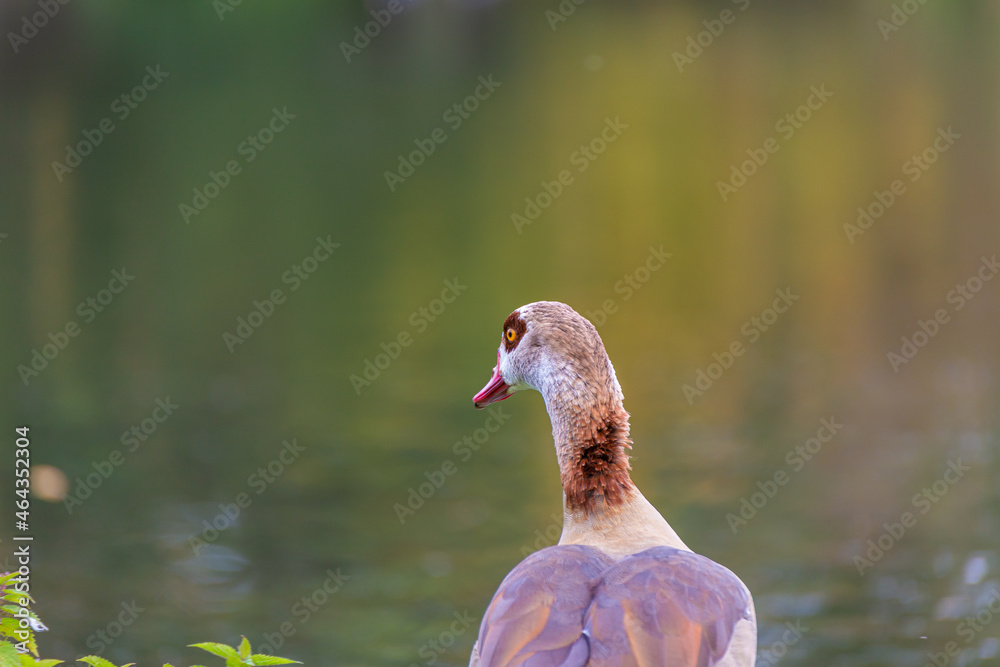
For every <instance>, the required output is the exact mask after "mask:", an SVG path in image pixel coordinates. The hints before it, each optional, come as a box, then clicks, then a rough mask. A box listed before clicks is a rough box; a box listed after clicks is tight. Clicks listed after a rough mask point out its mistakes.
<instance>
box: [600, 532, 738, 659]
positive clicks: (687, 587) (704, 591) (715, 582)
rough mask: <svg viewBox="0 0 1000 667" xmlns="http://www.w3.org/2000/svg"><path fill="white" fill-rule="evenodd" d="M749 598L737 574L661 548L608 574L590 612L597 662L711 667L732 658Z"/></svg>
mask: <svg viewBox="0 0 1000 667" xmlns="http://www.w3.org/2000/svg"><path fill="white" fill-rule="evenodd" d="M750 615H751V612H750V594H749V592H748V591H747V590H746V587H745V586H744V585H743V582H741V581H740V580H739V579H738V578H737V577H736V575H734V574H733V573H732V572H730V571H729V570H727V569H726V568H724V567H722V566H721V565H719V564H718V563H715V562H713V561H711V560H709V559H708V558H705V557H703V556H699V555H698V554H694V553H691V552H689V551H680V550H677V549H673V548H670V547H656V548H653V549H648V550H646V551H643V552H641V553H638V554H635V555H633V556H628V557H626V558H624V559H623V560H621V561H620V562H618V563H617V564H615V565H614V566H613V567H612V568H610V569H609V570H608V571H606V572H605V573H604V576H603V578H602V582H601V584H600V585H599V586H598V587H597V589H596V590H595V591H594V602H593V604H592V605H591V606H590V608H589V609H588V611H587V615H586V618H585V622H584V627H585V629H586V630H587V631H588V632H589V633H590V635H591V636H592V637H593V640H592V641H591V662H590V665H592V666H593V667H603V666H604V665H609V666H610V665H616V666H617V665H622V666H624V665H692V666H695V665H697V666H698V667H702V666H705V667H710V666H711V665H714V664H716V663H717V662H718V661H719V660H720V659H721V658H722V656H723V655H724V654H725V653H726V649H727V648H728V647H729V643H730V642H731V641H732V638H733V633H734V631H735V628H736V624H737V622H739V621H740V620H741V619H743V618H750Z"/></svg>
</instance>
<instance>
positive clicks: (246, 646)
mask: <svg viewBox="0 0 1000 667" xmlns="http://www.w3.org/2000/svg"><path fill="white" fill-rule="evenodd" d="M249 657H250V642H249V641H248V640H247V638H246V635H243V641H241V642H240V660H244V661H245V660H246V659H247V658H249Z"/></svg>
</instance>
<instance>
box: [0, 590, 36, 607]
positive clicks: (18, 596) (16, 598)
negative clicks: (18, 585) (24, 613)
mask: <svg viewBox="0 0 1000 667" xmlns="http://www.w3.org/2000/svg"><path fill="white" fill-rule="evenodd" d="M3 599H4V600H6V601H7V602H13V603H14V604H24V601H25V600H28V601H29V602H34V601H35V600H34V599H33V598H32V597H31V596H30V595H28V594H27V593H22V592H21V591H15V590H14V589H13V588H11V589H8V590H6V591H4V593H3Z"/></svg>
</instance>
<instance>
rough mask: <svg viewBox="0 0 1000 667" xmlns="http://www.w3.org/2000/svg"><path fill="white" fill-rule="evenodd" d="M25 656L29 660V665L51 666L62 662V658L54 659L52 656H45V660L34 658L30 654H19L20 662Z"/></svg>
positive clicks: (34, 666) (33, 666)
mask: <svg viewBox="0 0 1000 667" xmlns="http://www.w3.org/2000/svg"><path fill="white" fill-rule="evenodd" d="M25 658H28V659H29V660H31V667H52V666H53V665H58V664H59V663H61V662H62V660H54V659H52V658H46V659H45V660H35V659H34V658H32V657H31V656H30V655H28V654H24V655H22V656H21V662H22V663H23V662H24V659H25Z"/></svg>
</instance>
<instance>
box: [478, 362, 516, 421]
mask: <svg viewBox="0 0 1000 667" xmlns="http://www.w3.org/2000/svg"><path fill="white" fill-rule="evenodd" d="M509 390H510V385H508V384H507V383H506V382H504V381H503V376H502V375H500V350H499V349H498V350H497V365H496V366H494V367H493V377H491V378H490V381H489V382H487V383H486V386H485V387H483V388H482V389H481V390H480V391H479V393H478V394H476V395H475V396H473V397H472V404H473V405H475V406H476V407H477V408H478V409H480V410H482V409H483V408H485V407H486V406H487V405H489V404H490V403H496V402H497V401H502V400H503V399H505V398H510V396H511V394H509V393H508V391H509Z"/></svg>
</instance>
